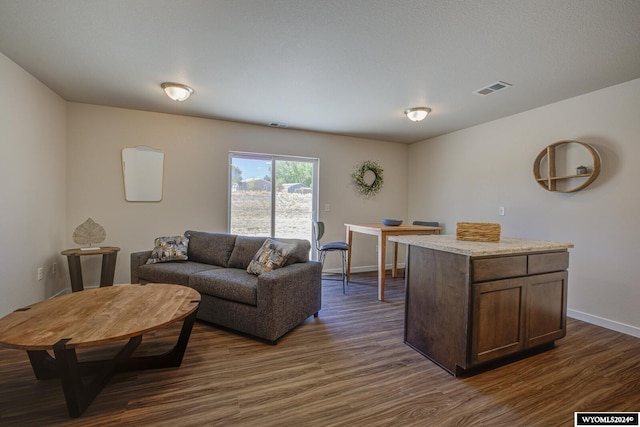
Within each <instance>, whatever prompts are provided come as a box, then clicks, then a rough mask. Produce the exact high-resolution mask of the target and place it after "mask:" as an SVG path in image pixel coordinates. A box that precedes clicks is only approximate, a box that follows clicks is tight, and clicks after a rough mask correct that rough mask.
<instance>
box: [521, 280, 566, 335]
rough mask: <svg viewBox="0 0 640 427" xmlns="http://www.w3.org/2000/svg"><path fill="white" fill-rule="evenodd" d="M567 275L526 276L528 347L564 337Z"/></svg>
mask: <svg viewBox="0 0 640 427" xmlns="http://www.w3.org/2000/svg"><path fill="white" fill-rule="evenodd" d="M567 277H568V273H567V272H566V271H561V272H557V273H549V274H539V275H536V276H529V277H527V279H528V282H529V285H528V289H527V307H528V313H527V344H526V346H527V347H535V346H537V345H540V344H544V343H547V342H551V341H555V340H557V339H559V338H562V337H564V336H565V334H566V329H567V328H566V326H567V317H566V313H567Z"/></svg>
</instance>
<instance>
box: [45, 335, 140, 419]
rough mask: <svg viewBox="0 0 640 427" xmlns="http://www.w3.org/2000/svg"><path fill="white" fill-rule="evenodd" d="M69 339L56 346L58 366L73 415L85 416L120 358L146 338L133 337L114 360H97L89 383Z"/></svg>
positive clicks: (69, 408) (129, 352) (66, 398)
mask: <svg viewBox="0 0 640 427" xmlns="http://www.w3.org/2000/svg"><path fill="white" fill-rule="evenodd" d="M69 340H70V338H65V339H62V340H60V341H58V342H57V343H56V344H55V345H54V346H53V352H54V354H55V356H56V366H57V370H58V375H59V377H60V382H61V383H62V390H63V391H64V397H65V400H66V401H67V410H68V411H69V416H71V417H73V418H77V417H79V416H80V415H82V413H83V412H84V411H85V410H86V409H87V407H88V406H89V404H91V402H92V401H93V399H95V397H96V396H97V395H98V393H100V391H101V390H102V389H103V388H104V386H105V385H107V383H108V382H109V380H110V379H111V377H112V376H113V374H114V373H115V372H116V369H117V367H118V365H117V363H118V361H120V360H123V359H126V358H128V357H130V356H131V354H133V352H134V351H135V350H136V348H137V347H138V345H139V344H140V341H141V340H142V337H141V336H137V337H133V338H131V339H130V340H129V342H127V344H126V345H125V346H124V347H122V349H121V350H120V352H119V353H118V354H117V355H116V357H115V358H114V359H112V360H106V361H100V362H94V363H93V364H92V365H93V366H95V367H96V368H97V369H96V371H93V372H91V373H92V374H93V378H92V379H91V381H90V382H89V383H87V384H85V383H84V382H83V381H82V377H81V369H82V368H83V365H82V364H81V363H79V362H78V357H77V355H76V349H75V348H74V347H71V348H69V347H67V342H68V341H69Z"/></svg>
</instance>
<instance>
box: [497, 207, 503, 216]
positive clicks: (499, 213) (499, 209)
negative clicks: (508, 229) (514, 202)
mask: <svg viewBox="0 0 640 427" xmlns="http://www.w3.org/2000/svg"><path fill="white" fill-rule="evenodd" d="M498 215H500V216H504V206H500V207H499V208H498Z"/></svg>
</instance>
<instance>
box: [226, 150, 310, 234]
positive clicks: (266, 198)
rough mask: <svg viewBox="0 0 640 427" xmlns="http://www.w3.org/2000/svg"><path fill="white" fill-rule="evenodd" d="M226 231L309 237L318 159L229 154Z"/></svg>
mask: <svg viewBox="0 0 640 427" xmlns="http://www.w3.org/2000/svg"><path fill="white" fill-rule="evenodd" d="M229 157H230V159H229V160H230V162H229V173H230V180H229V181H230V186H231V188H230V191H229V219H230V220H229V232H230V233H232V234H239V235H247V236H272V237H282V238H297V239H306V240H309V241H312V236H311V221H312V218H313V215H314V211H315V206H316V205H317V202H316V199H317V190H316V188H317V184H316V181H317V178H316V177H317V165H318V160H317V159H306V158H299V157H286V156H269V155H257V154H247V153H231V154H230V156H229Z"/></svg>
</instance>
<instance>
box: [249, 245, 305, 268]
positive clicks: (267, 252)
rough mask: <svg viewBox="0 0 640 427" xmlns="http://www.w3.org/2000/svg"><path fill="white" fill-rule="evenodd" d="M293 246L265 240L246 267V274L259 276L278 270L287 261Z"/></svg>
mask: <svg viewBox="0 0 640 427" xmlns="http://www.w3.org/2000/svg"><path fill="white" fill-rule="evenodd" d="M293 249H294V246H293V245H291V244H289V243H283V242H278V241H277V240H273V239H267V240H265V241H264V244H263V245H262V247H261V248H260V249H259V250H258V252H256V254H255V256H254V257H253V259H252V260H251V262H250V263H249V267H247V272H248V273H251V274H255V275H260V274H262V273H266V272H268V271H271V270H275V269H276V268H280V267H282V266H283V265H284V263H285V262H286V261H287V257H288V256H289V253H291V251H292V250H293Z"/></svg>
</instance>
